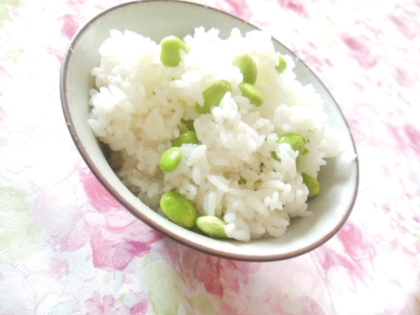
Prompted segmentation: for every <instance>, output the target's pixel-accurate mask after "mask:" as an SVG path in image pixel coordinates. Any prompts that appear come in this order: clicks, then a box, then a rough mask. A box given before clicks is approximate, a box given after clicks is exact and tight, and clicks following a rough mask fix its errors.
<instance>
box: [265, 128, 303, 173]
mask: <svg viewBox="0 0 420 315" xmlns="http://www.w3.org/2000/svg"><path fill="white" fill-rule="evenodd" d="M277 142H278V143H287V144H289V145H290V146H291V148H292V150H293V151H298V152H299V156H298V157H297V160H296V166H297V168H299V166H300V165H299V164H300V157H301V156H302V155H304V154H306V153H309V150H308V149H307V148H306V147H305V144H306V141H305V139H304V138H303V137H302V136H301V135H300V134H298V133H293V132H292V133H286V134H284V135H282V136H281V137H280V138H279V140H277ZM271 155H272V157H273V158H274V159H276V160H277V161H280V158H279V157H278V156H277V154H276V152H271Z"/></svg>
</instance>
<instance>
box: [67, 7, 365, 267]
mask: <svg viewBox="0 0 420 315" xmlns="http://www.w3.org/2000/svg"><path fill="white" fill-rule="evenodd" d="M150 2H160V3H162V2H165V3H180V4H182V5H186V6H195V7H200V8H202V9H206V10H210V11H214V12H216V13H217V14H222V15H226V16H227V17H230V18H232V19H234V20H237V21H240V22H241V23H245V24H248V25H249V26H251V27H252V28H254V29H256V30H262V29H261V28H260V27H258V26H256V25H254V24H252V23H250V22H248V21H246V20H243V19H242V18H240V17H238V16H235V15H233V14H230V13H228V12H225V11H222V10H219V9H216V8H213V7H211V6H207V5H203V4H198V3H193V2H189V1H186V0H140V1H130V2H126V3H122V4H118V5H115V6H112V7H110V8H108V9H106V10H104V11H102V12H100V13H99V14H97V15H95V16H93V17H92V18H90V19H89V20H88V21H87V22H85V24H84V25H83V26H82V27H81V28H80V29H79V30H78V31H77V32H76V34H75V35H74V36H73V38H72V40H71V42H70V44H69V45H68V47H67V49H66V51H65V56H64V59H63V61H62V66H61V71H60V99H61V107H62V110H63V114H64V119H65V122H66V125H67V128H68V130H69V132H70V135H71V138H72V140H73V142H74V143H75V145H76V148H77V150H78V151H79V153H80V155H81V157H82V158H83V160H84V161H85V163H86V164H87V166H88V167H89V169H90V170H91V171H92V173H93V174H94V176H95V177H96V178H97V179H98V181H99V182H100V183H101V185H102V186H103V187H104V188H105V189H106V190H107V191H108V192H109V193H110V194H111V195H112V196H113V197H114V198H115V199H116V200H117V201H118V202H119V203H120V204H121V205H122V206H123V207H124V208H125V209H126V210H128V211H129V212H130V213H131V214H132V215H134V216H135V217H136V218H137V219H139V220H141V221H142V222H143V223H145V224H147V225H148V226H149V227H151V228H152V229H153V230H155V231H157V232H158V233H160V234H163V235H165V236H167V237H169V238H170V239H172V240H175V241H176V242H179V243H181V244H183V245H185V246H187V247H189V248H192V249H195V250H198V251H200V252H202V253H205V254H210V255H213V256H217V257H221V258H225V259H230V260H236V261H247V262H270V261H279V260H286V259H290V258H294V257H297V256H300V255H303V254H305V253H308V252H310V251H312V250H314V249H316V248H317V247H319V246H321V245H323V244H324V243H326V242H327V241H328V240H330V239H331V238H332V237H333V236H334V235H335V234H336V233H337V232H338V231H339V230H340V229H341V228H342V227H343V225H344V224H345V222H346V221H347V220H348V218H349V216H350V214H351V213H352V211H353V208H354V205H355V202H356V199H357V195H358V191H359V180H360V178H359V177H360V176H359V172H360V170H359V159H358V154H357V148H356V144H355V140H354V137H353V135H352V131H351V129H350V127H349V124H348V122H347V120H346V119H345V116H344V115H343V112H342V110H341V108H340V106H339V105H338V103H337V102H336V100H335V99H334V97H333V96H332V94H331V93H330V91H329V90H328V89H327V88H326V86H325V84H324V83H323V82H322V81H321V80H320V79H319V77H318V76H317V75H316V74H315V73H314V71H312V69H311V68H310V67H309V66H308V65H307V64H306V63H305V62H304V61H303V60H301V59H300V58H299V57H298V56H297V55H296V54H295V53H294V52H293V51H292V50H290V49H289V48H288V47H287V46H285V45H284V44H283V43H281V42H280V41H279V40H277V39H276V38H275V37H274V36H273V35H272V34H271V33H270V36H271V40H272V41H273V42H277V43H278V44H280V45H282V46H283V47H284V48H285V49H286V50H287V51H288V52H289V53H290V54H291V55H292V56H293V57H294V58H296V60H298V61H299V62H300V63H301V64H302V66H303V67H305V68H306V69H307V70H308V71H309V72H310V73H311V74H312V75H313V76H314V78H315V79H316V80H317V81H318V83H319V84H320V85H321V86H322V87H323V89H324V90H325V92H326V93H327V94H328V95H329V96H330V97H331V100H332V101H333V102H334V104H335V107H336V108H337V110H338V112H339V114H340V116H341V117H342V119H343V121H344V124H345V126H346V127H347V129H348V130H349V136H350V140H351V147H352V150H353V152H354V153H355V154H356V157H355V161H354V162H355V174H354V181H355V185H354V193H353V195H352V199H351V202H350V203H349V206H348V209H347V211H346V212H345V214H344V215H343V216H342V217H341V220H339V221H338V222H337V223H336V224H335V227H334V228H333V229H331V230H330V231H329V232H328V233H327V234H325V235H324V236H323V237H321V238H320V239H319V240H318V241H316V242H313V243H311V244H309V245H307V246H305V247H300V248H299V249H297V250H294V251H290V252H287V253H280V254H266V255H252V254H251V255H250V254H246V253H244V254H240V255H238V254H235V253H230V252H220V251H218V250H217V249H215V248H212V247H208V246H202V245H201V246H200V245H199V244H197V242H194V241H191V240H189V239H188V238H183V237H180V236H179V235H178V234H177V233H174V232H171V231H168V230H162V229H160V228H159V227H160V225H159V224H158V223H156V222H155V221H154V220H152V219H150V218H149V217H147V215H142V213H140V212H139V211H135V208H136V207H135V206H134V205H133V204H132V203H131V202H130V201H128V200H125V199H124V198H121V197H122V196H121V195H120V193H119V192H118V191H117V190H116V189H115V188H114V187H113V185H112V184H111V183H110V182H109V181H108V179H107V178H106V177H105V176H104V174H103V173H102V172H101V170H100V169H99V168H98V167H97V166H96V165H95V162H94V161H93V159H92V158H91V157H90V156H89V154H88V152H87V149H86V148H85V146H84V144H83V142H82V141H81V140H80V137H79V134H78V131H77V129H76V127H75V126H74V120H73V117H72V114H71V111H70V109H69V103H68V101H67V91H66V86H67V70H68V66H69V61H70V59H71V57H72V54H73V47H74V46H75V45H76V44H77V42H78V41H79V40H80V39H81V37H82V36H83V34H84V33H85V32H86V31H87V30H88V29H89V27H90V26H91V25H92V24H94V23H95V22H96V21H97V20H98V19H100V18H101V17H103V16H105V15H107V14H110V13H111V12H112V11H115V10H119V9H122V8H124V7H128V6H132V5H141V4H142V3H150ZM152 211H153V210H152ZM204 237H205V236H204ZM229 241H231V242H232V241H234V242H238V241H235V240H229Z"/></svg>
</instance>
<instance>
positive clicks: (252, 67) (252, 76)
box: [232, 54, 257, 85]
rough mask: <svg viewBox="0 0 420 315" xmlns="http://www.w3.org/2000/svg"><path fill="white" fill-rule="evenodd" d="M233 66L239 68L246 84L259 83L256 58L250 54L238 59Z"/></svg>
mask: <svg viewBox="0 0 420 315" xmlns="http://www.w3.org/2000/svg"><path fill="white" fill-rule="evenodd" d="M232 64H233V65H234V66H235V67H238V68H239V70H240V71H241V72H242V76H243V81H242V82H245V83H248V84H251V85H254V84H255V82H256V81H257V65H256V63H255V60H254V58H252V57H251V55H249V54H245V55H241V56H238V57H236V58H235V59H234V60H233V62H232Z"/></svg>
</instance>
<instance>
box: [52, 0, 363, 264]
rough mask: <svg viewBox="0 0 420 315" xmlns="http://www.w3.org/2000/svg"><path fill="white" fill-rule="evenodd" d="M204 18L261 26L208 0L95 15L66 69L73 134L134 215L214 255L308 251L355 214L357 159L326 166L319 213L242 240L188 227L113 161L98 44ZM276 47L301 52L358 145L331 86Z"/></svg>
mask: <svg viewBox="0 0 420 315" xmlns="http://www.w3.org/2000/svg"><path fill="white" fill-rule="evenodd" d="M198 26H204V27H205V29H206V30H208V29H210V28H212V27H215V28H218V29H220V31H221V32H220V36H221V37H222V38H226V37H227V36H228V35H229V34H230V31H231V29H232V28H234V27H237V28H239V29H240V30H241V32H242V33H245V32H247V31H251V30H254V29H256V27H255V26H253V25H251V24H249V23H247V22H245V21H242V20H240V19H238V18H236V17H234V16H232V15H229V14H226V13H223V12H220V11H217V10H215V9H212V8H208V7H204V6H201V5H197V4H193V3H188V2H179V1H160V0H155V1H142V2H138V1H136V2H130V3H125V4H122V5H119V6H116V7H113V8H111V9H109V10H107V11H105V12H103V13H101V14H99V15H98V16H96V17H94V18H93V19H92V20H90V21H89V22H88V23H87V24H86V25H85V26H84V27H83V28H82V29H81V30H80V31H79V32H78V33H77V35H76V36H75V37H74V39H73V40H72V42H71V45H70V47H69V48H68V51H67V53H66V56H65V59H64V62H63V66H62V72H61V78H60V80H61V82H60V89H61V101H62V107H63V111H64V116H65V120H66V123H67V125H68V128H69V130H70V133H71V136H72V138H73V140H74V142H75V144H76V146H77V148H78V150H79V151H80V153H81V155H82V157H83V159H84V160H85V161H86V163H87V165H88V166H89V168H90V169H91V171H92V172H93V173H94V174H95V176H96V177H97V178H98V180H99V181H100V182H101V183H102V184H103V185H104V186H105V187H106V189H107V190H108V191H109V192H110V193H111V194H112V195H113V196H114V197H115V198H116V199H117V200H118V201H119V202H120V203H121V204H122V205H123V206H124V207H125V208H126V209H127V210H128V211H130V212H131V213H132V214H133V215H135V216H136V217H137V218H139V219H140V220H141V221H143V222H144V223H146V224H148V225H149V226H150V227H152V228H154V229H155V230H157V231H159V232H160V233H162V234H164V235H166V236H167V237H169V238H171V239H173V240H175V241H177V242H179V243H182V244H184V245H186V246H189V247H191V248H194V249H196V250H199V251H202V252H204V253H207V254H210V255H216V256H219V257H223V258H227V259H233V260H242V261H274V260H282V259H288V258H292V257H295V256H298V255H301V254H304V253H306V252H309V251H311V250H313V249H315V248H316V247H318V246H320V245H321V244H323V243H324V242H326V241H327V240H329V239H330V238H331V237H332V236H333V235H334V234H335V233H337V231H338V230H339V229H340V228H341V227H342V225H343V224H344V222H345V221H346V219H347V218H348V216H349V214H350V212H351V210H352V207H353V204H354V202H355V198H356V195H357V187H358V161H357V158H356V159H349V158H346V157H340V158H337V159H333V160H330V161H329V162H328V163H327V166H325V167H323V168H322V169H321V172H320V174H319V181H320V183H321V185H322V192H321V194H320V195H318V196H317V197H316V198H314V199H311V200H310V202H309V210H311V211H312V212H313V215H312V216H309V217H305V218H296V219H293V220H292V222H291V225H290V227H289V228H288V230H287V232H286V234H285V235H284V236H283V237H281V238H262V239H258V240H252V241H251V242H249V243H242V242H238V241H235V240H217V239H212V238H210V237H206V236H203V235H200V234H197V233H195V232H192V231H189V230H186V229H183V228H181V227H179V226H177V225H175V224H173V223H172V222H170V221H168V220H167V219H165V218H163V217H162V216H160V215H159V214H158V213H156V212H155V211H154V210H152V209H150V208H149V207H147V206H146V205H145V204H143V203H142V201H141V200H139V199H138V198H137V197H136V196H135V195H133V194H132V193H131V192H130V191H129V190H128V189H127V188H126V187H125V186H124V185H123V184H122V182H121V181H120V180H119V179H118V177H117V176H116V174H115V173H114V171H113V170H112V169H111V167H110V166H109V164H108V162H107V160H106V158H105V156H104V153H103V152H102V150H101V146H100V144H99V143H98V141H97V140H96V138H95V136H94V134H93V133H92V130H91V129H90V127H89V125H88V123H87V120H88V115H89V111H90V108H89V104H88V100H89V93H88V91H89V89H91V88H93V87H94V79H93V77H92V76H91V74H90V71H91V69H92V68H93V67H94V66H97V65H99V63H100V56H99V53H98V49H99V47H100V45H101V44H102V43H103V41H104V40H105V39H106V38H107V37H108V36H109V31H110V30H111V29H117V30H120V31H124V30H131V31H134V32H137V33H140V34H142V35H144V36H148V37H150V38H151V39H153V40H155V41H157V42H159V41H160V40H161V39H162V38H163V37H165V36H168V35H175V36H178V37H183V36H185V35H187V34H192V33H193V32H194V29H195V28H196V27H198ZM273 42H274V45H275V48H276V49H277V51H279V52H280V53H283V54H289V55H290V56H292V57H294V58H295V61H296V68H295V72H296V74H297V79H298V80H299V81H300V82H302V83H303V84H307V83H311V84H313V86H314V87H315V89H316V90H317V92H318V93H319V94H320V95H321V96H322V97H323V98H324V100H325V110H326V112H327V114H328V115H329V117H330V119H331V125H332V126H333V127H335V128H337V129H338V130H340V131H341V132H343V133H344V134H345V135H346V141H348V144H349V146H350V148H351V151H352V152H353V153H356V149H355V146H354V142H353V139H352V136H351V133H350V132H349V128H348V126H347V123H346V121H345V119H344V117H343V115H342V113H341V111H340V109H339V107H338V106H337V104H336V102H335V101H334V99H333V98H332V97H331V95H330V93H329V92H328V91H327V90H326V88H325V86H324V85H323V84H322V83H321V82H320V81H319V80H318V78H317V77H316V76H315V75H314V73H313V72H312V71H311V70H310V69H309V68H308V67H307V66H306V65H305V64H304V63H303V62H302V61H301V60H299V59H298V58H297V57H296V56H295V55H294V54H293V53H292V52H291V51H290V50H289V49H287V48H286V47H285V46H284V45H282V44H281V43H279V42H278V41H276V40H275V39H273Z"/></svg>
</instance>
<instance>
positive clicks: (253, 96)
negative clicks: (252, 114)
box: [239, 83, 264, 107]
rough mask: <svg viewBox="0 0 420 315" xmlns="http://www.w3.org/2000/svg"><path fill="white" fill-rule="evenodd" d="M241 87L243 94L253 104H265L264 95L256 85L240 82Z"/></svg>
mask: <svg viewBox="0 0 420 315" xmlns="http://www.w3.org/2000/svg"><path fill="white" fill-rule="evenodd" d="M239 89H240V90H241V92H242V95H243V96H245V97H246V98H247V99H249V101H250V102H251V104H254V105H255V106H258V107H259V106H262V104H264V97H263V96H262V94H261V92H260V91H259V90H258V89H257V88H256V87H255V86H253V85H251V84H248V83H241V84H239Z"/></svg>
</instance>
